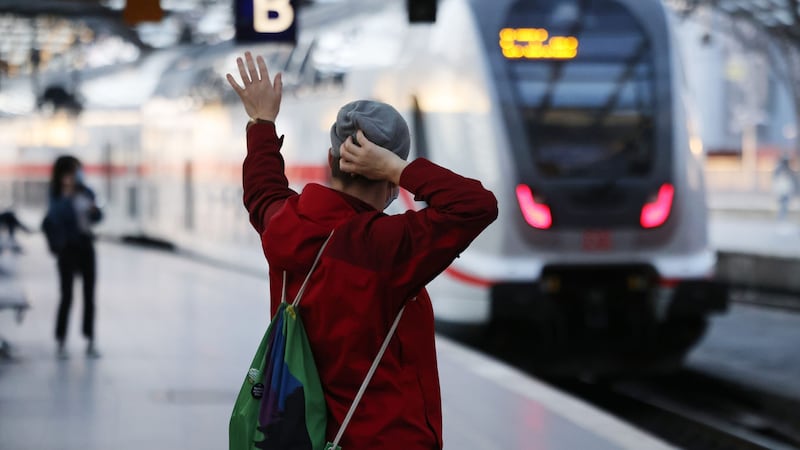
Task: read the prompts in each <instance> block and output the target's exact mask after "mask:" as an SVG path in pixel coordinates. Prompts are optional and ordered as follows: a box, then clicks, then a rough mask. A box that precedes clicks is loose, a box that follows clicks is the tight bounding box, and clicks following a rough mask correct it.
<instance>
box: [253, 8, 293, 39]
mask: <svg viewBox="0 0 800 450" xmlns="http://www.w3.org/2000/svg"><path fill="white" fill-rule="evenodd" d="M292 24H294V8H293V7H292V3H291V1H290V0H253V29H254V30H255V31H257V32H259V33H282V32H284V31H286V30H288V29H289V28H291V27H292Z"/></svg>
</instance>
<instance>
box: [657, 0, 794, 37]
mask: <svg viewBox="0 0 800 450" xmlns="http://www.w3.org/2000/svg"><path fill="white" fill-rule="evenodd" d="M665 2H666V3H667V4H668V5H669V6H671V7H672V8H673V9H675V10H676V11H678V13H680V14H685V15H689V14H692V13H694V12H695V11H697V10H698V9H700V8H704V7H705V8H713V9H715V10H718V11H720V12H722V13H725V14H727V15H728V16H730V17H732V18H735V19H742V20H747V21H750V22H752V23H754V24H756V25H759V26H760V27H762V28H763V29H764V30H766V31H768V32H769V33H770V34H771V35H773V36H774V37H777V38H780V39H786V40H788V41H790V42H792V43H793V45H794V46H796V47H800V0H665Z"/></svg>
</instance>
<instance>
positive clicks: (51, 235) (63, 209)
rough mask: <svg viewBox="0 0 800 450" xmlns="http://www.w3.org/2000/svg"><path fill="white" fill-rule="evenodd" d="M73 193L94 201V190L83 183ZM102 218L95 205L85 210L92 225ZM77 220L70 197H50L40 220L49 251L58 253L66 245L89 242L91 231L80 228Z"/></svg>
mask: <svg viewBox="0 0 800 450" xmlns="http://www.w3.org/2000/svg"><path fill="white" fill-rule="evenodd" d="M74 195H75V196H84V197H85V198H86V200H87V201H89V202H91V203H92V204H94V202H95V195H94V192H93V191H92V190H91V189H89V188H88V187H86V186H84V185H78V187H77V191H76V193H75V194H74ZM102 218H103V214H102V212H101V210H100V209H99V208H97V207H92V208H90V209H89V210H88V211H87V219H88V220H89V222H90V224H92V225H93V224H96V223H98V222H100V220H102ZM78 220H79V218H78V213H77V211H76V210H75V207H74V201H73V198H72V197H66V196H59V197H52V198H51V199H50V204H49V206H48V208H47V215H46V216H45V218H44V221H43V222H42V230H43V231H44V233H45V237H46V238H47V246H48V247H49V248H50V252H51V253H53V254H54V255H59V254H61V252H62V251H63V250H64V249H65V248H67V247H70V246H73V247H74V246H78V245H82V244H84V245H85V243H86V242H87V241H89V242H91V241H92V240H93V239H94V236H93V235H92V233H91V231H88V230H82V229H81V227H80V226H79V224H78Z"/></svg>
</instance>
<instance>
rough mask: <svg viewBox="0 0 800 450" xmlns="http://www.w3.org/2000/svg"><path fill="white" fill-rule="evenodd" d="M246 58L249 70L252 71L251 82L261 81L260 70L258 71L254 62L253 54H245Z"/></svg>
mask: <svg viewBox="0 0 800 450" xmlns="http://www.w3.org/2000/svg"><path fill="white" fill-rule="evenodd" d="M244 58H245V60H246V61H247V70H249V71H250V81H251V82H253V83H255V82H256V81H260V80H261V79H260V78H259V76H258V70H257V69H256V63H255V61H253V54H252V53H250V52H245V53H244Z"/></svg>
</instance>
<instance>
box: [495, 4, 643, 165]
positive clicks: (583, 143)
mask: <svg viewBox="0 0 800 450" xmlns="http://www.w3.org/2000/svg"><path fill="white" fill-rule="evenodd" d="M507 24H508V25H507V28H504V29H502V30H500V33H499V36H500V41H499V45H500V49H499V50H500V51H502V53H503V56H504V61H505V62H506V64H507V74H508V79H509V82H510V83H511V86H512V89H513V91H514V98H515V101H516V102H517V103H516V105H514V106H513V108H515V109H516V111H518V114H519V115H520V116H521V118H522V121H523V123H524V126H525V129H526V132H527V136H528V139H529V142H528V146H527V149H528V150H529V151H530V152H531V156H532V157H533V161H534V162H535V164H536V166H537V168H538V170H539V172H540V173H541V174H543V175H545V176H549V177H581V178H593V177H602V178H609V177H639V176H645V175H647V174H648V173H649V172H650V170H651V167H652V162H653V159H654V154H653V150H654V146H655V145H654V140H655V135H654V114H655V111H654V97H655V77H654V70H653V64H654V61H653V59H654V58H653V53H652V49H651V45H650V42H649V37H648V36H647V34H646V33H645V31H644V30H643V29H642V27H641V26H640V24H639V23H638V22H637V20H636V19H635V18H634V17H633V16H632V15H631V13H630V12H629V11H627V10H625V9H624V8H622V7H621V6H620V5H619V4H617V3H615V2H613V1H607V0H589V1H561V2H550V1H547V2H543V1H540V2H518V3H517V5H516V6H514V7H513V8H512V10H511V11H510V12H509V16H508V19H507Z"/></svg>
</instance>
